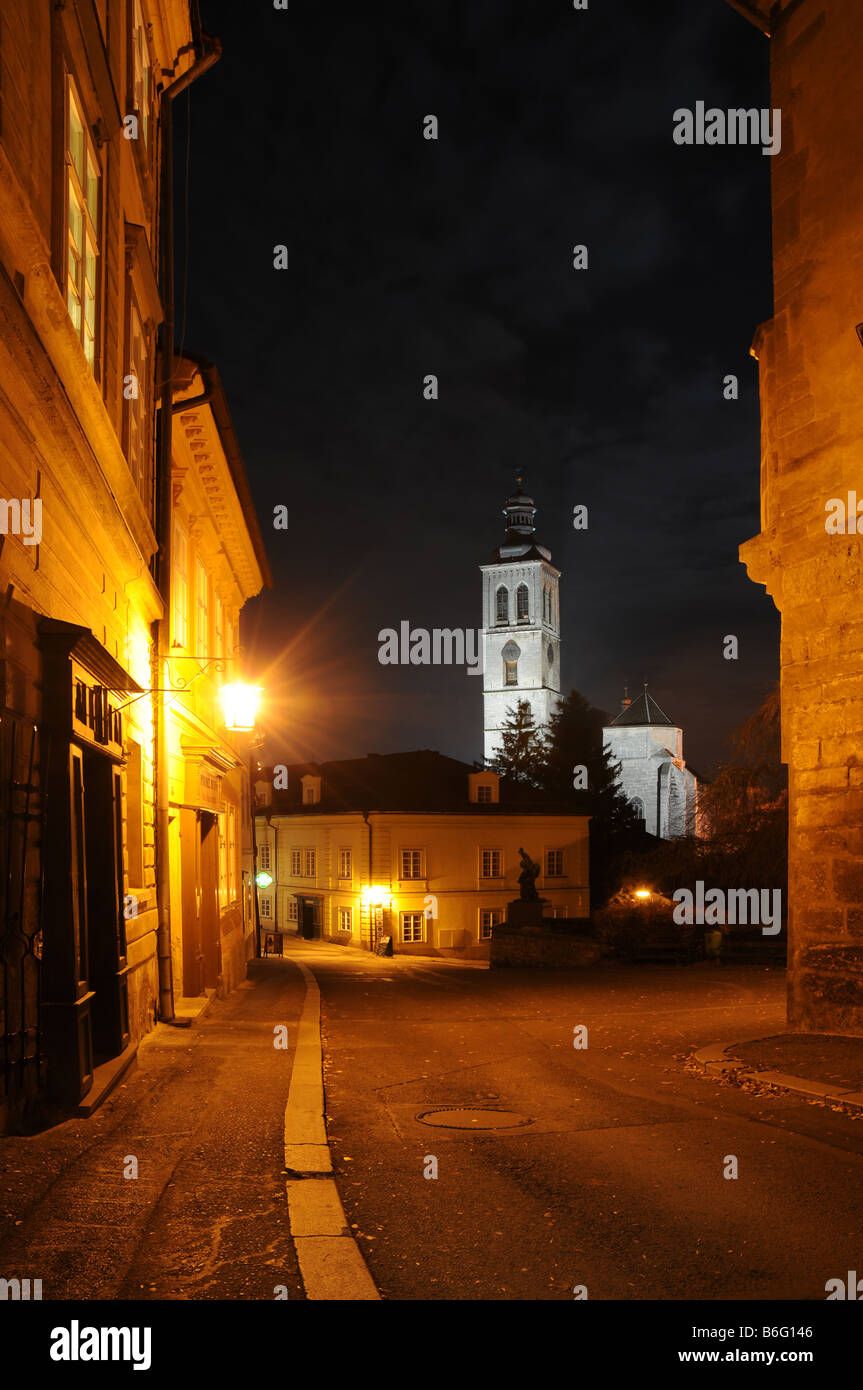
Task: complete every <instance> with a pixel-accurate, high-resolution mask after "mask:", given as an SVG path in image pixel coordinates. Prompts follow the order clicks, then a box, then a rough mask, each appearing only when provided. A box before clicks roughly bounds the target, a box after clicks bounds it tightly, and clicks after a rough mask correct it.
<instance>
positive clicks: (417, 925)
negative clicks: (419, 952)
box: [399, 912, 426, 941]
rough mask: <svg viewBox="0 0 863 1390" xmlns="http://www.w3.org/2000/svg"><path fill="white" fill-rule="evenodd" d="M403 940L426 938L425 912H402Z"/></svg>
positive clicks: (421, 939) (422, 939) (400, 914)
mask: <svg viewBox="0 0 863 1390" xmlns="http://www.w3.org/2000/svg"><path fill="white" fill-rule="evenodd" d="M399 916H400V918H401V924H402V941H424V940H425V920H426V919H425V913H424V912H401V913H399Z"/></svg>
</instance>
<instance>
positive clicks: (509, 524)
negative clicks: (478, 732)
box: [480, 476, 560, 762]
mask: <svg viewBox="0 0 863 1390" xmlns="http://www.w3.org/2000/svg"><path fill="white" fill-rule="evenodd" d="M503 514H504V516H505V517H506V536H505V538H504V541H503V544H502V545H501V546H499V547H498V549H497V550H495V552H494V554H493V555H492V557H491V560H490V561H489V563H488V564H487V565H481V566H480V568H481V570H482V586H483V587H482V613H483V628H482V641H483V727H484V741H485V748H484V754H485V759H486V762H490V761H491V760H492V759H493V758H494V757H495V755H496V754H497V752H498V750H499V748H500V731H501V729H502V728H503V726H504V724H505V723H506V719H507V714H508V713H509V711H510V710H512V709H514V708H515V706H516V705H517V704H518V703H519V702H520V701H521V700H527V702H528V703H529V704H530V707H531V709H532V711H533V722H534V724H535V726H536V727H537V728H543V727H544V726H545V725H547V724H548V721H549V716H550V715H551V713H552V711H553V710H554V709H555V708H556V706H557V703H558V700H559V698H560V602H559V593H558V583H559V580H560V570H557V569H555V567H554V565H553V564H552V563H551V551H549V550H546V549H545V547H544V546H542V545H537V543H536V540H535V537H534V531H535V527H534V524H533V520H534V517H535V516H536V507H535V506H534V505H533V498H531V497H527V496H525V491H524V479H523V478H522V477H521V476H519V477H518V478H516V483H515V491H514V493H513V494H512V496H511V497H508V498H507V500H506V503H505V505H504V509H503Z"/></svg>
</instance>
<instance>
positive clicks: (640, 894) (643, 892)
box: [635, 888, 650, 898]
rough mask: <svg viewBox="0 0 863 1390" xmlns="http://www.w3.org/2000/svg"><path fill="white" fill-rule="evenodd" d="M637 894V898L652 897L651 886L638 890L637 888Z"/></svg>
mask: <svg viewBox="0 0 863 1390" xmlns="http://www.w3.org/2000/svg"><path fill="white" fill-rule="evenodd" d="M635 896H636V897H637V898H649V897H650V889H649V888H636V890H635Z"/></svg>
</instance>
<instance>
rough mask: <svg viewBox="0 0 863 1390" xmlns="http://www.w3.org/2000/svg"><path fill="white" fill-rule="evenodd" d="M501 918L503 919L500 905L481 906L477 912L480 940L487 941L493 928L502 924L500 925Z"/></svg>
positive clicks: (501, 922) (501, 923)
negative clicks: (478, 912)
mask: <svg viewBox="0 0 863 1390" xmlns="http://www.w3.org/2000/svg"><path fill="white" fill-rule="evenodd" d="M503 920H504V916H503V908H502V907H483V908H480V914H479V934H480V939H481V940H482V941H488V940H490V938H491V935H492V931H493V929H494V928H495V927H500V926H502V925H503Z"/></svg>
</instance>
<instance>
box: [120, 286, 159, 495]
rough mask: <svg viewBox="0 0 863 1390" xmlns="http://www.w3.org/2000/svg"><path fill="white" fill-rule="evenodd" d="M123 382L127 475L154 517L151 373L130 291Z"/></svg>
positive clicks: (145, 343) (139, 318)
mask: <svg viewBox="0 0 863 1390" xmlns="http://www.w3.org/2000/svg"><path fill="white" fill-rule="evenodd" d="M127 324H128V330H127V331H128V341H127V344H126V379H125V381H124V383H123V408H124V411H125V418H124V446H125V453H126V462H127V463H128V465H129V472H130V473H131V474H132V477H133V478H134V479H135V486H136V488H137V489H138V492H139V494H140V497H141V501H142V502H143V503H144V506H145V507H146V508H147V515H148V516H152V514H153V467H152V460H151V451H150V443H151V441H150V434H149V428H148V421H149V419H150V408H149V407H150V372H149V350H148V343H147V340H146V337H145V335H144V329H143V325H142V323H141V315H140V313H139V311H138V306H137V304H136V302H135V298H134V295H133V294H132V291H131V288H130V290H129V304H128V319H127Z"/></svg>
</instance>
